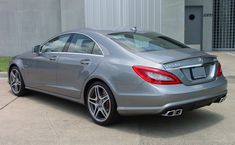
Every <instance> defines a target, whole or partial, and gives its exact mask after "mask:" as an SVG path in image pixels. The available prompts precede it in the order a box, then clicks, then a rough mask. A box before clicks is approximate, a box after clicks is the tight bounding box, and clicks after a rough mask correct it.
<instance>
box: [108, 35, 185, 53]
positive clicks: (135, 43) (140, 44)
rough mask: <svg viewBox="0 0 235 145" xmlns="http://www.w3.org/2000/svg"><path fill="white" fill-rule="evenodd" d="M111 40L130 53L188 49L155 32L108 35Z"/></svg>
mask: <svg viewBox="0 0 235 145" xmlns="http://www.w3.org/2000/svg"><path fill="white" fill-rule="evenodd" d="M109 35H110V36H111V39H113V40H114V41H116V42H117V43H119V44H120V45H122V46H123V47H124V48H126V49H128V50H130V51H137V52H146V51H159V50H164V49H179V48H188V47H187V46H186V45H184V44H182V43H180V42H178V41H176V40H173V39H171V38H169V37H166V36H163V35H160V34H158V33H155V32H149V33H133V32H121V33H112V34H109Z"/></svg>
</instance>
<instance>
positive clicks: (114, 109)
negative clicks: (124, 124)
mask: <svg viewBox="0 0 235 145" xmlns="http://www.w3.org/2000/svg"><path fill="white" fill-rule="evenodd" d="M96 86H100V87H101V88H102V89H103V88H104V89H105V91H106V92H107V94H108V96H109V100H110V102H109V101H108V102H109V103H110V105H111V106H110V107H108V108H110V112H109V115H107V116H108V117H107V118H106V119H105V120H102V121H100V120H99V121H98V120H97V118H95V117H94V115H93V114H92V111H91V105H89V104H91V103H88V102H89V100H88V98H89V96H88V95H90V93H91V91H92V90H91V89H93V88H94V87H96ZM105 96H106V95H105ZM101 102H102V101H101ZM102 106H103V105H102ZM86 107H87V110H88V112H89V114H90V116H91V118H92V119H93V121H94V122H95V123H96V124H98V125H101V126H108V125H111V124H113V123H114V122H116V121H117V119H118V117H119V115H118V113H117V105H116V101H115V98H114V96H113V93H112V91H111V90H110V88H109V87H108V86H107V85H106V84H105V83H103V82H101V81H98V82H95V83H93V84H92V85H90V86H89V88H88V90H87V93H86ZM101 108H102V107H101ZM94 114H95V113H94ZM97 114H98V113H97ZM101 114H102V113H101Z"/></svg>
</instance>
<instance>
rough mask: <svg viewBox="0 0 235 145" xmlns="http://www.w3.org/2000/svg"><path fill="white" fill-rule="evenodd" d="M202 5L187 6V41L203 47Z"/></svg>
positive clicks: (189, 43)
mask: <svg viewBox="0 0 235 145" xmlns="http://www.w3.org/2000/svg"><path fill="white" fill-rule="evenodd" d="M202 15H203V8H202V6H187V7H185V43H186V44H188V45H200V47H201V48H202V20H203V19H202Z"/></svg>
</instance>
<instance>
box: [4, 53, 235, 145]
mask: <svg viewBox="0 0 235 145" xmlns="http://www.w3.org/2000/svg"><path fill="white" fill-rule="evenodd" d="M213 54H216V55H218V56H219V59H220V61H221V63H222V65H223V70H224V75H225V76H227V78H228V81H229V93H228V97H227V100H226V101H225V102H223V103H222V104H212V105H211V106H208V107H204V108H202V109H198V110H195V111H192V112H188V113H185V114H184V115H183V116H180V117H175V118H164V117H159V116H138V117H125V118H123V119H122V120H121V121H120V122H119V123H118V124H115V125H113V126H110V127H101V126H98V125H96V124H94V123H93V122H92V121H91V119H90V118H89V116H88V113H87V112H86V109H85V107H84V106H82V105H79V104H76V103H73V102H70V101H66V100H63V99H59V98H56V97H53V96H50V95H46V94H41V93H32V94H30V95H28V96H25V97H20V98H16V97H15V96H14V95H13V94H12V93H11V92H10V88H9V87H8V84H7V80H6V79H0V145H83V144H88V145H155V144H156V145H173V144H176V145H200V144H201V145H204V144H207V145H235V111H234V110H235V56H234V55H230V54H229V53H226V52H225V53H213Z"/></svg>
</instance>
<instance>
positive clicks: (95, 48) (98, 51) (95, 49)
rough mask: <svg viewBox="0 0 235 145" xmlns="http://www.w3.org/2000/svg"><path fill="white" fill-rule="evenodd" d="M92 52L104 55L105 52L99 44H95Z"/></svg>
mask: <svg viewBox="0 0 235 145" xmlns="http://www.w3.org/2000/svg"><path fill="white" fill-rule="evenodd" d="M92 54H96V55H102V54H103V53H102V51H101V50H100V48H99V47H98V45H97V44H96V45H95V46H94V48H93V51H92Z"/></svg>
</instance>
